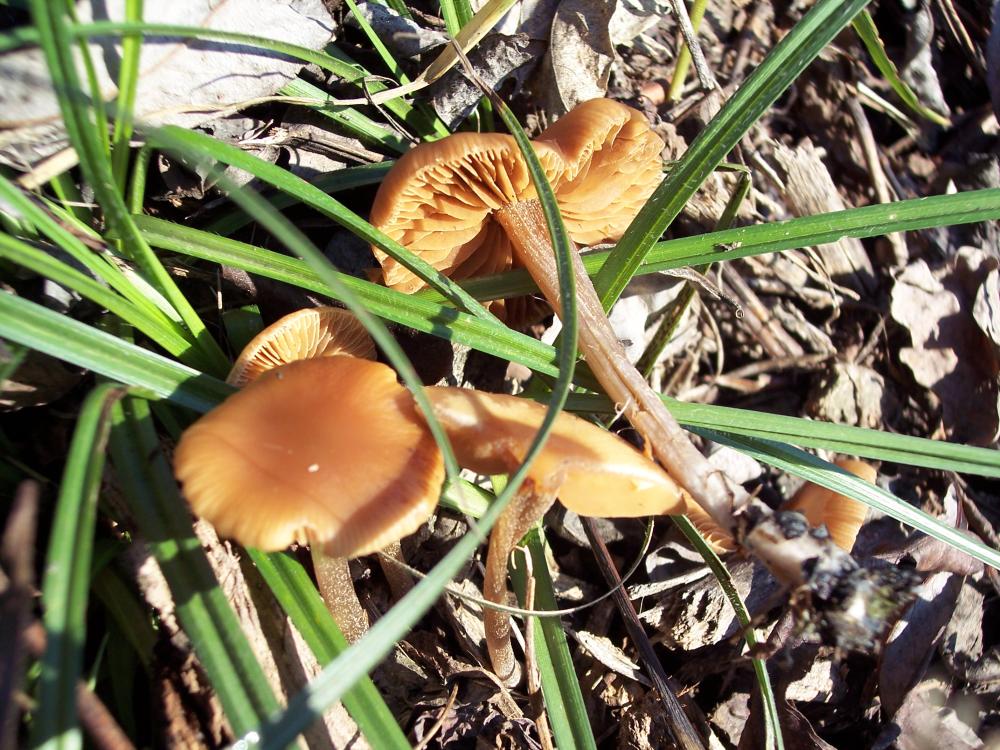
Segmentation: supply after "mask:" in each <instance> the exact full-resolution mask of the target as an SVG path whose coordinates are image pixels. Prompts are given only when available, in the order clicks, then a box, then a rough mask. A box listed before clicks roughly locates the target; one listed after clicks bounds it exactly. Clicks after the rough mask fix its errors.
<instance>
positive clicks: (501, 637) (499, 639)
mask: <svg viewBox="0 0 1000 750" xmlns="http://www.w3.org/2000/svg"><path fill="white" fill-rule="evenodd" d="M555 500H556V493H555V491H554V490H551V489H545V488H544V487H539V486H537V485H536V484H535V483H534V482H532V481H531V480H530V479H528V480H525V481H524V482H523V483H522V484H521V486H520V488H518V491H517V494H516V495H515V496H514V497H513V498H512V499H511V502H510V505H508V506H507V509H506V510H505V511H504V513H503V514H502V515H501V516H500V518H499V519H498V520H497V522H496V524H494V526H493V531H492V532H490V548H489V552H488V553H487V555H486V573H485V576H484V578H483V597H484V598H485V599H486V601H488V602H493V603H494V604H506V603H507V561H508V559H509V558H510V553H511V552H513V551H514V547H515V546H516V545H517V543H518V541H519V540H520V539H521V538H522V537H524V535H525V534H527V533H528V531H530V530H531V527H532V526H533V525H535V524H536V523H537V522H538V520H539V519H540V518H541V517H542V516H544V515H545V513H546V512H547V511H548V509H549V508H551V507H552V504H553V503H554V502H555ZM483 625H484V627H485V629H486V650H487V652H488V653H489V655H490V661H491V662H492V664H493V671H495V672H496V675H497V677H499V678H500V680H501V681H502V682H503V683H504V684H505V685H516V684H517V683H519V682H520V681H521V665H520V664H519V663H518V661H517V658H516V657H515V656H514V650H513V648H511V644H510V615H508V614H507V613H506V612H502V611H500V610H496V609H489V608H487V609H485V610H484V611H483Z"/></svg>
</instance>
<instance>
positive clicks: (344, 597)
mask: <svg viewBox="0 0 1000 750" xmlns="http://www.w3.org/2000/svg"><path fill="white" fill-rule="evenodd" d="M309 551H310V552H311V553H312V560H313V569H314V570H315V571H316V584H317V586H318V588H319V593H320V596H322V597H323V602H324V603H325V604H326V608H327V609H328V610H329V611H330V614H331V615H333V620H334V622H336V623H337V627H339V628H340V630H341V632H342V633H343V634H344V637H345V638H346V639H347V641H348V643H354V642H355V641H357V640H358V639H360V638H361V636H363V635H364V634H365V633H366V632H367V631H368V613H367V612H365V610H364V607H362V606H361V602H360V601H359V600H358V594H357V592H356V591H355V590H354V581H353V580H351V571H350V569H349V568H348V567H347V558H346V557H330V556H329V555H327V554H326V553H325V552H323V549H322V545H319V544H310V545H309Z"/></svg>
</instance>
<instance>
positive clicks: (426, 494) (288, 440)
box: [174, 356, 444, 557]
mask: <svg viewBox="0 0 1000 750" xmlns="http://www.w3.org/2000/svg"><path fill="white" fill-rule="evenodd" d="M174 470H175V473H176V475H177V478H178V479H179V480H180V481H181V483H182V485H183V489H184V494H185V495H186V496H187V498H188V500H189V501H190V503H191V507H192V508H193V509H194V512H195V513H197V514H198V515H199V516H202V517H203V518H205V519H207V520H208V521H209V522H211V523H212V524H213V525H214V526H215V527H216V529H217V530H218V531H219V533H220V534H221V535H222V536H226V537H230V538H233V539H235V540H237V541H238V542H240V543H241V544H243V545H246V546H248V547H256V548H258V549H262V550H265V551H273V550H281V549H284V548H285V547H287V546H289V545H290V544H291V543H292V542H299V543H312V544H320V545H322V546H323V549H324V552H325V553H326V554H327V555H330V556H334V557H354V556H357V555H362V554H367V553H369V552H373V551H375V550H378V549H381V548H383V547H385V546H386V545H387V544H389V543H390V542H392V541H395V540H398V539H401V538H402V537H403V536H406V535H407V534H409V533H412V532H413V531H414V530H416V529H417V527H419V526H420V524H421V523H423V522H424V521H425V520H426V519H427V518H428V516H429V515H430V514H431V512H432V511H433V510H434V507H435V505H436V503H437V499H438V495H439V493H440V489H441V483H442V481H443V479H444V467H443V462H442V458H441V454H440V451H439V450H438V448H437V445H436V444H435V443H434V440H433V438H432V437H431V436H430V434H429V432H428V430H427V427H426V425H425V424H424V422H423V420H422V419H421V418H420V417H419V416H417V409H416V408H415V406H414V403H413V399H412V396H411V395H410V393H409V391H407V390H406V389H405V388H403V387H402V386H400V385H399V384H398V383H397V382H396V375H395V373H394V372H393V371H392V370H391V369H390V368H388V367H386V366H385V365H382V364H379V363H378V362H370V361H367V360H363V359H355V358H353V357H344V356H334V357H322V358H320V359H308V360H301V361H297V362H292V363H290V364H287V365H284V366H282V367H280V368H277V369H275V370H271V371H269V372H266V373H264V374H263V375H261V376H260V377H259V378H257V380H255V381H254V382H252V383H251V384H250V385H248V386H247V387H245V388H244V389H242V390H240V391H238V392H237V393H235V394H233V395H232V396H230V397H229V398H228V399H226V401H225V402H223V403H222V404H221V405H220V406H219V407H217V408H216V409H213V410H212V411H211V412H209V413H208V414H206V415H205V416H203V417H202V418H201V419H199V420H198V421H197V422H195V423H194V424H193V425H192V426H191V427H190V428H188V429H187V430H186V431H185V432H184V434H183V435H182V436H181V440H180V443H179V444H178V445H177V450H176V452H175V454H174Z"/></svg>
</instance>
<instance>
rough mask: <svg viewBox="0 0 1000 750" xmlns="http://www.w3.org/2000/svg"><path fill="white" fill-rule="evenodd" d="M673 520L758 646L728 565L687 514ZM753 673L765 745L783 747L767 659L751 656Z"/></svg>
mask: <svg viewBox="0 0 1000 750" xmlns="http://www.w3.org/2000/svg"><path fill="white" fill-rule="evenodd" d="M670 519H671V520H672V521H673V522H674V523H675V524H676V525H677V528H679V529H680V530H681V532H682V533H683V534H684V536H685V537H687V540H688V541H689V542H691V544H692V546H694V548H695V549H696V550H697V551H698V553H699V554H700V555H701V556H702V558H703V559H704V560H705V563H706V564H707V565H708V567H709V569H710V570H711V571H712V575H714V576H715V579H716V580H717V581H718V582H719V586H720V587H721V588H722V592H723V593H724V594H725V595H726V599H727V601H728V602H729V605H730V606H731V607H732V608H733V612H735V613H736V619H737V620H738V621H739V623H740V626H741V627H742V628H743V637H744V639H745V640H746V642H747V646H748V647H749V648H751V649H753V648H756V647H757V646H758V645H759V643H760V641H758V640H757V631H756V630H754V628H753V621H752V620H751V619H750V612H748V611H747V608H746V605H745V604H744V603H743V600H742V599H741V598H740V592H739V591H738V590H737V589H736V583H735V582H734V581H733V577H732V576H731V575H729V568H727V567H726V566H725V564H724V563H723V562H722V560H720V559H719V556H718V555H716V554H715V551H714V550H713V549H712V547H711V546H710V545H709V544H708V542H706V541H705V538H704V537H703V536H702V535H701V534H700V533H698V529H696V528H695V527H694V524H693V523H691V522H690V521H689V520H688V519H687V517H686V516H671V517H670ZM750 661H751V663H752V664H753V670H754V676H755V677H756V678H757V688H758V689H759V690H760V695H761V700H762V702H763V704H764V747H765V748H767V749H768V750H771V748H775V750H783V748H784V746H785V743H784V738H783V737H782V735H781V721H780V720H779V717H778V702H777V699H776V698H775V696H774V689H773V688H772V687H771V678H770V676H769V675H768V674H767V662H765V661H764V660H763V659H751V660H750Z"/></svg>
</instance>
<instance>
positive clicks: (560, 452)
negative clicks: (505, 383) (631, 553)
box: [426, 387, 684, 518]
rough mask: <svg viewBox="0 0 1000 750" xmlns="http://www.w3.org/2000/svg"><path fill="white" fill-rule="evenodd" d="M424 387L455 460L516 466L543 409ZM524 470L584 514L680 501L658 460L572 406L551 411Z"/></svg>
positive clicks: (666, 506)
mask: <svg viewBox="0 0 1000 750" xmlns="http://www.w3.org/2000/svg"><path fill="white" fill-rule="evenodd" d="M426 392H427V397H428V398H429V399H430V401H431V404H432V406H433V408H434V416H435V417H437V419H438V420H439V421H440V422H441V425H442V427H444V429H445V431H446V432H447V433H448V437H449V438H450V439H451V443H452V446H453V448H454V450H455V455H456V458H457V459H458V463H459V464H460V465H461V466H464V467H466V468H469V469H472V470H473V471H476V472H479V473H481V474H507V473H510V472H512V471H514V470H516V469H517V467H518V466H520V465H521V463H522V461H523V460H524V456H525V455H526V454H527V452H528V448H529V446H530V445H531V442H532V440H534V438H535V434H536V433H537V432H538V428H539V426H540V425H541V423H542V420H543V419H544V417H545V407H544V406H542V405H541V404H538V403H535V402H533V401H527V400H525V399H522V398H517V397H515V396H505V395H499V394H494V393H482V392H479V391H473V390H468V389H464V388H447V387H434V388H427V389H426ZM529 477H530V478H531V479H533V480H534V481H535V483H536V484H538V485H541V486H543V487H547V488H548V489H549V490H551V491H557V494H558V496H559V499H560V501H561V502H562V504H563V505H565V506H566V507H567V508H569V509H570V510H572V511H574V512H576V513H579V514H580V515H583V516H605V517H612V518H632V517H636V516H651V515H660V514H664V513H679V512H681V511H682V509H683V507H684V499H683V495H682V491H681V489H680V487H678V486H677V484H676V483H675V482H674V481H673V480H672V479H671V478H670V476H669V475H668V474H667V473H666V472H664V471H663V470H662V469H661V468H660V467H659V466H657V465H656V464H654V463H653V462H652V461H650V460H649V459H648V458H646V457H645V456H643V455H642V454H641V453H640V452H639V451H637V450H635V449H634V448H633V447H632V446H630V445H629V444H628V443H626V442H625V441H624V440H622V439H621V438H619V437H617V436H615V435H613V434H611V433H609V432H607V431H605V430H602V429H601V428H600V427H598V426H597V425H594V424H591V423H590V422H587V421H585V420H583V419H580V418H579V417H576V416H573V415H571V414H560V415H559V417H557V418H556V422H555V426H554V428H553V430H552V432H551V433H550V435H549V439H548V441H547V442H546V443H545V446H544V448H543V449H542V451H541V453H540V454H539V455H538V456H537V458H536V459H535V461H534V462H533V463H532V464H531V468H530V470H529Z"/></svg>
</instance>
